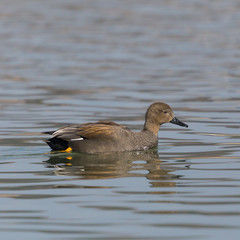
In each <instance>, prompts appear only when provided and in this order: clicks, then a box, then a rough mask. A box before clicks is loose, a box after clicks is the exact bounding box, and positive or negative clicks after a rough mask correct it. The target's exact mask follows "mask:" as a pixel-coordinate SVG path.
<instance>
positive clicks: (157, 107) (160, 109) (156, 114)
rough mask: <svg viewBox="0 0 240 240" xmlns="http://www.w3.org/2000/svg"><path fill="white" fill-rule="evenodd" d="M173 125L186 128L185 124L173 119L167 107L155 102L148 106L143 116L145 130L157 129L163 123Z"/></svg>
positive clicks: (170, 110) (164, 104)
mask: <svg viewBox="0 0 240 240" xmlns="http://www.w3.org/2000/svg"><path fill="white" fill-rule="evenodd" d="M169 122H170V123H173V124H177V125H179V126H182V127H188V125H187V124H185V123H183V122H181V121H180V120H178V119H177V118H176V117H174V114H173V111H172V109H171V108H170V106H169V105H167V104H166V103H162V102H155V103H153V104H151V105H150V107H149V108H148V109H147V112H146V114H145V129H149V128H152V127H154V126H155V127H156V126H158V129H159V127H160V126H161V125H162V124H164V123H169Z"/></svg>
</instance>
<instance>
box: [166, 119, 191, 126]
mask: <svg viewBox="0 0 240 240" xmlns="http://www.w3.org/2000/svg"><path fill="white" fill-rule="evenodd" d="M170 123H173V124H176V125H179V126H182V127H188V125H187V124H186V123H183V122H181V121H180V120H178V119H177V118H176V117H174V118H173V119H172V120H171V121H170Z"/></svg>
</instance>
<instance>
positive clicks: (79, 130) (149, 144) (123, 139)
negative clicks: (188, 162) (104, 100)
mask: <svg viewBox="0 0 240 240" xmlns="http://www.w3.org/2000/svg"><path fill="white" fill-rule="evenodd" d="M165 123H172V124H176V125H179V126H181V127H188V125H187V124H186V123H184V122H182V121H180V120H179V119H178V118H176V117H175V116H174V113H173V110H172V109H171V107H170V106H169V105H168V104H166V103H163V102H154V103H152V104H151V105H150V106H149V107H148V109H147V111H146V113H145V123H144V125H143V129H142V131H139V132H134V131H131V130H130V129H129V128H128V127H126V126H123V125H120V124H118V123H115V122H112V121H98V122H90V123H82V124H74V125H69V126H65V127H62V128H59V129H57V130H56V131H49V132H44V133H45V134H50V135H51V138H49V139H47V140H45V142H46V143H47V144H48V145H49V147H50V148H51V149H52V151H66V152H69V151H75V152H79V153H87V154H95V153H109V152H125V151H141V150H147V149H152V148H155V147H157V145H158V132H159V129H160V127H161V125H162V124H165Z"/></svg>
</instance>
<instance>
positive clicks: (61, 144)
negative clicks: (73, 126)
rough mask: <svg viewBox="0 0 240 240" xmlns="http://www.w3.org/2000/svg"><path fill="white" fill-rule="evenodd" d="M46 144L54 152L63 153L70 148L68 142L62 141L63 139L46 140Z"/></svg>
mask: <svg viewBox="0 0 240 240" xmlns="http://www.w3.org/2000/svg"><path fill="white" fill-rule="evenodd" d="M46 143H47V144H48V145H49V147H50V148H51V149H52V150H54V151H61V150H65V149H67V148H68V147H69V145H68V142H67V141H65V140H63V139H61V138H56V137H53V138H49V139H47V140H46Z"/></svg>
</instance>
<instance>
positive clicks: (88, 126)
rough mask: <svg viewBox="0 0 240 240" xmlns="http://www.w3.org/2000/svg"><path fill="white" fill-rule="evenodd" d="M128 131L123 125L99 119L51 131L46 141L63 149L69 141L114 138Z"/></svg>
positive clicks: (54, 148) (55, 147)
mask: <svg viewBox="0 0 240 240" xmlns="http://www.w3.org/2000/svg"><path fill="white" fill-rule="evenodd" d="M129 132H130V129H128V128H127V127H125V126H122V125H120V124H117V123H114V122H110V121H100V122H96V123H85V124H78V125H70V126H67V127H63V128H60V129H58V130H57V131H55V132H49V133H51V135H52V137H51V138H50V139H48V140H47V141H46V142H47V144H48V145H49V146H50V147H51V148H52V149H53V150H65V149H67V148H68V147H69V142H72V141H82V140H85V139H99V138H102V139H116V136H119V134H120V135H126V134H128V133H129Z"/></svg>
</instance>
